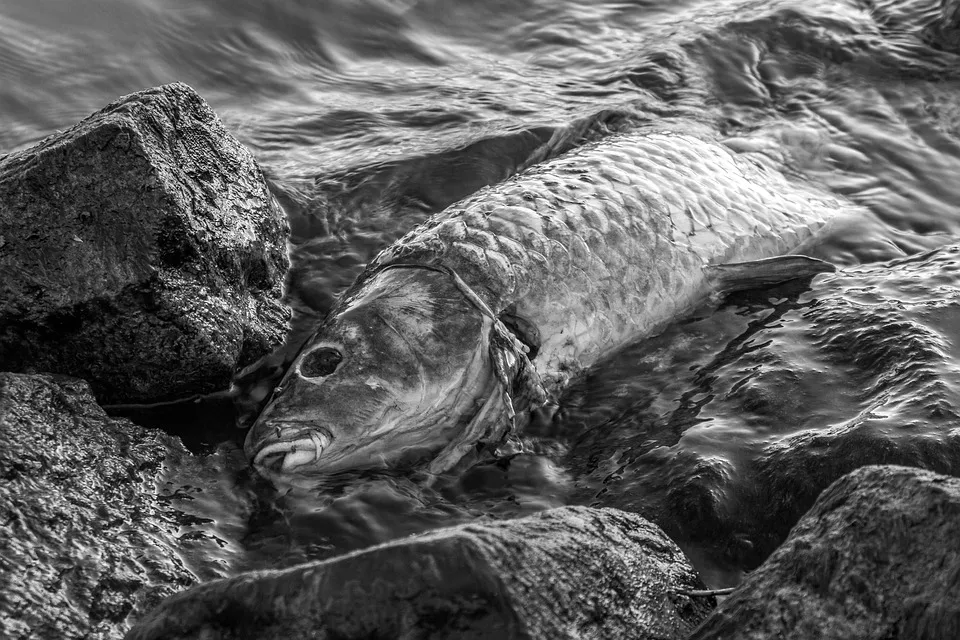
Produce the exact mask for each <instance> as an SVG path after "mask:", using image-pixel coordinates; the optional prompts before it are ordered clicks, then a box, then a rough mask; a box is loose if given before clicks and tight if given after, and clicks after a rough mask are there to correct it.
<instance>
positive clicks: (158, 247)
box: [0, 83, 287, 402]
mask: <svg viewBox="0 0 960 640" xmlns="http://www.w3.org/2000/svg"><path fill="white" fill-rule="evenodd" d="M286 235H287V225H286V221H285V218H284V215H283V213H282V211H281V210H280V209H279V207H278V206H277V204H276V201H275V200H274V198H273V197H272V196H271V194H270V192H269V191H268V189H267V187H266V184H265V182H264V178H263V175H262V173H261V171H260V167H259V166H258V165H257V163H256V161H255V160H254V158H253V157H252V156H251V155H250V153H249V152H248V151H247V150H246V149H245V148H244V147H243V146H242V145H241V144H240V143H239V142H237V140H235V139H234V138H233V137H232V136H230V134H228V133H227V132H226V130H225V129H224V128H223V125H222V124H221V123H220V120H219V119H218V118H217V116H216V115H215V114H214V113H213V111H212V110H211V109H210V107H209V106H208V105H207V104H206V103H205V102H204V101H203V99H202V98H200V96H198V95H197V94H196V93H195V92H194V91H193V90H192V89H190V87H188V86H186V85H184V84H180V83H176V84H170V85H165V86H162V87H158V88H155V89H149V90H146V91H141V92H139V93H134V94H131V95H129V96H126V97H124V98H122V99H120V100H118V101H117V102H115V103H113V104H111V105H109V106H107V107H106V108H104V109H103V110H102V111H99V112H98V113H95V114H94V115H92V116H90V117H89V118H87V119H86V120H84V121H82V122H80V123H79V124H77V125H76V126H74V127H72V128H70V129H68V130H66V131H63V132H59V133H57V134H54V135H53V136H51V137H49V138H47V139H46V140H44V141H42V142H41V143H39V144H38V145H37V146H35V147H33V148H31V149H27V150H24V151H20V152H17V153H12V154H10V155H7V156H5V157H2V158H0V272H2V273H3V274H4V277H3V278H2V280H0V366H2V368H3V369H5V370H10V371H20V372H54V373H63V374H69V375H74V376H79V377H82V378H84V379H86V380H88V381H89V382H90V383H91V385H92V387H93V389H94V392H95V393H96V395H97V397H98V398H99V399H100V400H101V401H105V402H121V401H126V402H146V401H153V400H160V399H170V398H175V397H178V396H183V395H192V394H196V393H203V392H207V391H215V390H218V389H224V388H226V387H227V386H228V384H229V381H230V378H231V376H232V375H233V373H234V372H235V371H236V370H237V369H238V368H239V367H240V366H242V365H244V364H247V363H249V362H251V361H253V360H254V359H256V358H257V357H259V356H261V355H263V354H264V353H266V352H267V351H269V349H270V348H272V347H273V346H274V345H276V344H277V343H279V342H280V341H281V340H282V337H283V334H284V331H285V324H286V311H285V309H284V308H283V307H282V306H281V305H280V304H279V302H278V297H279V293H280V282H281V280H282V278H283V274H284V272H285V270H286V267H287V257H286Z"/></svg>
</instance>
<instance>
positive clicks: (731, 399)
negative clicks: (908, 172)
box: [559, 246, 960, 585]
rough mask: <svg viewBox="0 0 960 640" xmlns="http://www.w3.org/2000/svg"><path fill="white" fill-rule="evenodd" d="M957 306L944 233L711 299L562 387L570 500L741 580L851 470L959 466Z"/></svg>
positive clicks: (956, 276)
mask: <svg viewBox="0 0 960 640" xmlns="http://www.w3.org/2000/svg"><path fill="white" fill-rule="evenodd" d="M958 319H960V247H956V246H954V247H944V248H942V249H939V250H937V251H932V252H928V253H926V254H920V255H916V256H912V257H910V258H905V259H900V260H896V261H892V262H889V263H885V264H876V265H869V266H860V267H855V268H849V269H844V270H842V271H841V272H838V273H836V274H833V275H830V276H826V277H822V278H821V279H819V280H817V281H815V282H814V283H813V285H812V286H811V287H810V288H809V290H807V288H806V287H799V288H796V287H789V286H785V287H780V288H778V289H772V290H769V291H767V292H753V293H752V294H749V295H747V294H744V295H743V296H741V297H739V298H736V299H734V300H731V301H729V304H728V305H727V306H725V307H724V308H722V309H720V310H713V309H710V310H705V311H704V312H703V313H702V315H701V316H700V317H698V318H696V319H694V320H692V321H690V322H687V323H682V324H678V325H676V326H674V327H671V328H670V329H668V330H667V331H666V332H665V333H664V334H663V335H661V336H658V337H656V338H654V339H650V340H647V341H645V342H643V343H641V344H638V345H636V347H635V348H633V349H630V350H627V351H626V352H624V353H622V354H619V355H618V357H617V359H616V360H615V361H613V362H612V363H608V364H607V365H606V366H605V369H604V370H603V371H600V372H595V373H591V376H590V377H588V379H587V380H586V381H585V384H584V385H581V386H580V387H578V388H574V389H571V393H570V394H568V396H567V399H566V405H565V406H563V407H562V410H561V415H560V419H559V420H566V421H567V424H565V425H561V426H562V427H563V428H565V429H566V430H567V432H568V433H573V434H574V435H572V436H571V439H572V440H573V445H572V447H571V453H570V455H569V457H568V463H569V464H570V467H571V471H572V472H573V473H576V474H577V475H578V491H580V495H577V496H575V497H574V498H573V500H575V501H577V502H585V503H591V504H598V505H602V506H610V507H615V508H620V509H624V510H627V511H632V512H635V513H639V514H640V515H642V516H644V517H646V518H648V519H649V520H651V521H652V522H654V523H656V524H657V525H658V526H660V527H662V528H663V529H664V530H665V531H666V532H667V534H668V535H670V536H671V537H672V538H673V539H674V540H676V541H678V543H680V545H681V547H683V548H684V549H685V550H687V551H688V552H689V553H690V554H691V555H692V556H693V555H695V554H697V551H698V550H700V551H702V553H703V555H704V557H709V558H710V562H716V563H717V564H718V565H720V566H719V569H720V570H722V571H728V572H729V573H728V574H727V575H724V576H723V579H722V580H719V581H717V582H716V583H715V584H716V585H720V584H730V583H732V582H735V581H736V579H737V576H736V575H734V574H735V573H736V572H739V571H741V570H744V569H750V568H753V567H756V566H757V565H759V564H760V563H761V562H763V561H764V560H765V559H766V558H767V557H768V556H769V555H770V553H772V552H773V551H774V550H775V549H776V548H777V547H778V546H779V545H780V544H781V543H782V542H783V540H784V539H785V538H786V536H787V534H788V533H789V531H790V529H791V527H793V525H794V524H796V522H797V521H798V520H799V519H800V517H801V516H802V515H803V514H804V513H805V512H806V511H807V510H809V509H810V507H811V506H812V505H813V503H814V501H815V500H816V499H817V496H818V495H819V494H820V492H821V491H823V490H824V489H825V488H826V487H827V486H829V485H830V483H832V482H833V481H835V480H836V479H838V478H840V477H841V476H843V475H844V474H846V473H849V472H851V471H853V470H855V469H857V468H859V467H862V466H866V465H876V464H896V465H904V466H912V467H918V468H923V469H927V470H931V471H935V472H937V473H944V474H947V475H954V476H960V431H958V430H957V428H956V425H957V424H958V420H960V370H958V368H957V366H956V363H957V362H958V361H960V322H958ZM604 376H605V377H604ZM577 403H580V404H577ZM593 407H597V408H596V409H594V408H593ZM701 569H703V570H704V571H705V570H706V567H705V566H704V565H701Z"/></svg>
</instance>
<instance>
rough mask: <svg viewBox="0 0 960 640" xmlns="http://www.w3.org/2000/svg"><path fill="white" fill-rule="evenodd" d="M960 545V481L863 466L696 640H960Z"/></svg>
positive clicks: (825, 498)
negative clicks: (854, 639) (820, 639)
mask: <svg viewBox="0 0 960 640" xmlns="http://www.w3.org/2000/svg"><path fill="white" fill-rule="evenodd" d="M958 539H960V479H958V478H953V477H948V476H943V475H938V474H935V473H931V472H929V471H923V470H920V469H913V468H907V467H895V466H874V467H863V468H861V469H858V470H857V471H854V472H853V473H850V474H849V475H846V476H844V477H843V478H841V479H839V480H837V481H836V482H834V483H833V484H832V485H830V487H829V488H828V489H827V490H826V491H824V492H823V494H821V496H820V498H819V499H818V500H817V502H816V504H815V505H814V506H813V508H812V509H811V510H810V511H809V512H808V513H807V514H806V515H805V516H804V517H803V518H802V519H801V520H800V522H799V523H798V524H797V526H796V527H794V528H793V531H791V533H790V536H789V538H787V541H786V542H784V543H783V545H782V546H781V547H780V548H779V549H777V551H776V552H775V553H774V554H773V555H772V556H771V557H770V558H769V559H768V560H767V561H766V562H765V563H764V564H763V565H762V566H761V567H760V568H758V569H757V570H756V571H754V572H753V573H751V574H750V575H749V576H748V577H747V579H746V580H745V581H744V582H743V583H742V584H741V585H740V586H739V588H737V590H736V591H734V592H733V594H731V595H730V596H729V597H728V598H727V599H726V600H725V601H724V602H723V603H722V604H721V605H720V606H719V607H718V608H717V610H716V611H715V612H714V613H713V614H712V615H711V616H710V617H709V618H708V619H707V620H706V621H705V622H704V623H703V625H702V626H701V627H700V628H699V629H698V630H697V631H696V632H695V633H694V634H693V635H692V636H691V637H690V640H714V639H715V640H720V639H723V640H735V639H744V640H746V639H755V640H761V639H763V640H767V639H768V638H782V639H784V640H788V639H791V638H796V639H797V640H800V639H806V638H822V639H832V638H836V639H837V640H848V639H850V638H858V639H862V640H869V639H876V640H880V639H884V640H894V639H903V640H936V639H942V640H954V639H955V638H960V547H958V545H957V540H958Z"/></svg>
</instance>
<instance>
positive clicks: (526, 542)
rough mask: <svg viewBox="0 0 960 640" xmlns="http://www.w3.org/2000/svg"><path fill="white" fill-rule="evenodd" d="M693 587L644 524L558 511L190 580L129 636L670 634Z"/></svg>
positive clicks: (690, 606)
mask: <svg viewBox="0 0 960 640" xmlns="http://www.w3.org/2000/svg"><path fill="white" fill-rule="evenodd" d="M697 588H701V583H700V580H699V578H698V577H697V576H696V574H695V573H694V572H693V570H692V569H691V568H690V565H689V563H688V562H687V560H686V558H685V557H684V556H683V554H682V553H681V552H680V550H679V549H678V548H677V547H676V545H674V544H673V543H672V542H671V541H670V540H669V539H668V538H667V537H666V536H664V534H663V532H662V531H660V530H659V529H658V528H657V527H655V526H653V525H652V524H650V523H649V522H647V521H645V520H643V519H642V518H640V517H638V516H636V515H633V514H628V513H624V512H621V511H616V510H614V509H590V508H584V507H565V508H560V509H554V510H550V511H545V512H541V513H539V514H536V515H533V516H529V517H526V518H522V519H519V520H512V521H505V522H486V523H475V524H468V525H460V526H456V527H450V528H448V529H442V530H439V531H436V532H432V533H428V534H424V535H419V536H414V537H411V538H407V539H404V540H399V541H395V542H390V543H387V544H384V545H380V546H377V547H372V548H370V549H365V550H362V551H358V552H355V553H351V554H349V555H345V556H341V557H338V558H334V559H331V560H327V561H323V562H318V563H313V564H307V565H302V566H299V567H295V568H292V569H288V570H284V571H271V572H259V573H251V574H247V575H241V576H238V577H236V578H232V579H229V580H221V581H215V582H211V583H208V584H204V585H200V586H198V587H195V588H193V589H190V590H188V591H185V592H183V593H180V594H178V595H176V596H174V597H172V598H170V599H169V600H167V601H166V602H164V603H163V604H162V605H161V606H160V607H159V608H158V609H157V610H155V611H153V612H152V613H150V614H149V615H148V616H147V617H146V618H145V619H143V620H141V622H140V623H139V624H138V625H137V626H136V627H134V629H133V630H131V632H130V634H129V636H128V638H129V639H130V640H148V639H158V640H159V639H160V638H205V639H207V640H212V639H214V638H237V639H239V638H331V639H332V638H337V639H338V640H346V639H349V638H357V639H359V638H374V637H376V638H545V639H546V638H550V639H555V638H571V639H573V638H585V637H598V638H619V637H633V638H649V639H656V638H683V637H685V636H686V634H687V633H689V632H690V630H691V629H692V628H693V627H694V626H695V625H696V624H697V623H698V622H699V621H700V620H702V619H703V618H704V617H705V616H706V615H707V613H709V610H710V607H711V606H712V605H713V600H712V599H711V598H703V597H690V596H688V595H683V593H682V592H684V591H688V590H692V589H694V590H695V589H697Z"/></svg>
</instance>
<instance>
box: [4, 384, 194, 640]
mask: <svg viewBox="0 0 960 640" xmlns="http://www.w3.org/2000/svg"><path fill="white" fill-rule="evenodd" d="M0 442H2V446H0V637H2V638H9V639H10V640H20V639H24V640H25V639H26V638H31V639H32V638H88V639H94V638H98V639H107V638H119V637H122V635H123V633H124V631H125V630H126V629H127V627H129V622H128V621H129V619H130V617H131V616H134V617H137V616H140V615H143V613H144V612H145V611H146V610H147V609H150V608H152V607H153V606H154V605H156V604H157V603H158V602H160V601H161V600H162V599H163V598H164V597H166V596H168V595H170V594H171V593H173V592H175V591H177V590H179V589H181V588H183V587H185V586H188V585H190V584H193V583H194V582H195V581H196V578H195V576H194V574H193V573H192V572H191V571H190V570H188V569H187V568H186V567H184V566H183V563H182V562H181V561H180V559H179V558H178V556H177V555H176V553H175V552H174V548H175V545H176V542H177V534H178V526H177V523H176V522H173V521H171V519H170V518H169V516H168V514H166V513H165V512H164V511H163V507H162V505H161V504H160V503H158V501H157V500H156V486H155V485H153V484H151V481H152V480H154V478H155V477H156V475H157V473H158V472H159V469H160V466H161V463H162V462H163V460H164V455H165V453H166V452H167V451H168V450H169V449H180V446H179V445H178V444H177V443H176V442H175V441H174V440H173V439H172V438H170V437H168V436H164V435H160V434H159V432H151V431H147V430H145V429H143V428H141V427H138V426H137V425H134V424H133V423H131V422H128V421H126V420H112V419H110V418H108V417H107V416H106V415H105V414H104V413H103V410H102V409H100V407H99V406H97V404H96V403H95V402H94V400H93V397H92V396H91V395H90V389H89V387H88V385H87V384H86V383H85V382H82V381H79V380H76V379H72V378H66V377H64V376H46V375H44V376H32V375H22V374H11V373H0Z"/></svg>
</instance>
